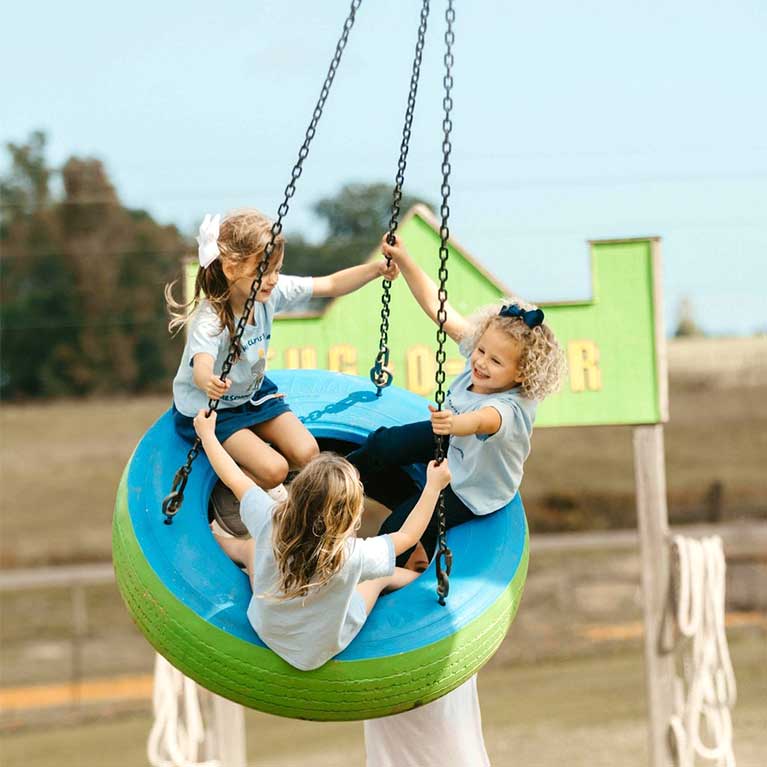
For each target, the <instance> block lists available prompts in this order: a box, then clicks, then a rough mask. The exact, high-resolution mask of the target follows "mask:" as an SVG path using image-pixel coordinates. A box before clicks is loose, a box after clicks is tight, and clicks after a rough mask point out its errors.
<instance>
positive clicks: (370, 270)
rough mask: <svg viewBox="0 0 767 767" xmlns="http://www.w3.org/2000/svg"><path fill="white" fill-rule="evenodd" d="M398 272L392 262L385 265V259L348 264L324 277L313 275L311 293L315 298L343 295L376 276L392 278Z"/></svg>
mask: <svg viewBox="0 0 767 767" xmlns="http://www.w3.org/2000/svg"><path fill="white" fill-rule="evenodd" d="M398 274H399V269H398V268H397V265H396V264H395V263H394V262H392V263H391V264H388V265H387V262H386V261H370V262H368V263H366V264H359V265H358V266H350V267H349V268H348V269H341V270H340V271H338V272H333V274H328V275H327V276H325V277H313V278H312V280H313V281H312V295H313V296H315V297H316V298H335V297H336V296H345V295H346V294H347V293H353V292H354V291H355V290H357V289H358V288H361V287H362V286H363V285H367V284H368V282H371V281H372V280H375V279H376V278H377V277H385V278H386V279H387V280H393V279H395V278H396V276H397V275H398Z"/></svg>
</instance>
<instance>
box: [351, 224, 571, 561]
mask: <svg viewBox="0 0 767 767" xmlns="http://www.w3.org/2000/svg"><path fill="white" fill-rule="evenodd" d="M382 250H383V253H384V255H385V256H387V257H388V258H390V259H391V261H392V263H394V264H396V265H397V266H398V267H399V268H400V271H401V272H402V274H403V276H404V277H405V281H406V282H407V284H408V287H409V288H410V290H411V292H412V293H413V296H414V297H415V299H416V300H417V301H418V303H419V305H420V306H421V308H422V309H423V310H424V312H425V313H426V314H427V315H428V316H429V317H431V319H432V320H433V321H434V322H435V323H436V322H438V320H437V311H438V308H439V294H438V290H437V286H436V285H435V284H434V282H433V281H432V280H431V278H430V277H429V276H428V275H427V274H426V273H425V272H424V271H423V270H422V269H421V268H420V267H419V266H418V264H416V263H415V261H413V259H412V258H410V256H409V255H408V253H407V251H406V250H405V248H404V246H403V245H402V243H401V241H400V240H399V238H396V242H395V244H394V245H389V244H388V243H387V241H386V238H384V240H383V243H382ZM446 313H447V319H446V321H445V323H444V329H445V332H446V333H447V335H449V336H450V337H451V338H452V339H453V340H454V341H456V342H457V343H458V344H459V347H460V350H461V353H462V354H463V355H464V356H465V357H466V366H465V368H464V370H463V371H462V372H461V373H460V374H459V375H458V376H457V377H456V379H455V381H453V383H452V384H451V386H450V389H449V390H448V392H447V397H446V400H445V404H446V407H445V409H444V410H441V411H437V410H436V409H435V408H433V407H430V410H431V418H430V420H428V421H421V422H417V423H413V424H407V425H405V426H397V427H393V428H381V429H378V430H377V431H375V432H373V433H372V434H371V435H370V436H369V437H368V439H367V440H366V442H365V443H364V444H363V445H362V447H361V448H360V449H358V450H355V451H354V452H353V453H351V454H350V455H349V456H348V458H349V460H350V461H351V462H352V463H353V464H354V465H355V466H357V468H358V469H359V471H360V475H361V476H362V479H363V482H364V483H365V487H366V488H367V493H368V495H371V496H372V497H373V498H375V499H376V500H378V501H381V502H382V503H384V505H386V506H388V507H389V508H391V509H392V514H391V515H390V516H389V517H388V518H387V520H386V521H385V522H384V525H383V526H382V528H381V532H389V531H391V530H396V529H397V528H398V525H399V524H401V522H402V520H403V519H404V517H405V516H407V514H408V511H409V509H410V508H412V506H413V503H414V500H413V497H414V495H415V494H414V492H413V490H414V488H413V487H412V486H408V485H407V483H402V482H392V481H390V479H389V477H390V476H391V471H392V469H393V468H394V467H398V466H403V465H408V464H411V463H423V462H425V461H427V460H428V459H429V457H430V456H431V455H432V454H433V452H434V435H444V436H446V437H449V447H448V450H447V460H448V463H449V465H450V471H451V474H452V480H451V482H450V486H449V487H448V488H447V489H446V491H445V510H446V522H447V527H448V528H450V527H454V526H455V525H457V524H460V523H462V522H465V521H467V520H469V519H472V518H473V517H474V516H475V515H483V514H490V513H492V512H494V511H497V510H498V509H501V508H503V507H504V506H505V505H506V504H508V503H509V502H510V501H511V499H512V498H513V497H514V495H515V493H516V492H517V490H518V488H519V484H520V482H521V480H522V473H523V465H524V462H525V459H526V458H527V456H528V454H529V452H530V438H531V435H532V430H533V422H534V421H535V412H536V408H537V405H538V402H540V401H541V400H542V399H544V398H545V397H547V396H548V395H550V394H552V393H553V392H555V391H557V389H558V388H559V386H560V382H561V380H562V377H563V374H564V354H563V352H562V349H561V348H560V346H559V344H558V343H557V340H556V338H555V337H554V334H553V333H552V331H551V329H550V328H549V327H548V326H547V325H545V324H544V322H543V311H541V310H540V309H537V308H536V307H534V306H532V305H530V304H525V303H524V302H522V301H521V300H520V299H517V298H510V299H507V300H506V302H505V303H503V304H499V305H491V306H487V307H485V308H483V309H481V310H480V311H479V312H478V313H477V314H475V315H474V316H473V317H471V318H470V319H466V318H464V317H463V316H461V315H460V314H459V313H458V312H457V311H456V310H455V309H453V307H451V306H450V305H447V306H446ZM403 484H404V485H405V487H404V489H403ZM436 539H437V520H436V516H435V518H434V519H432V520H431V522H430V524H429V526H428V527H427V529H426V531H425V534H424V536H423V537H422V539H421V543H422V544H423V546H424V548H425V553H426V555H427V556H429V557H430V556H431V555H432V553H433V551H434V547H435V545H436ZM411 553H412V551H408V552H405V553H404V555H402V557H401V558H400V559H398V562H400V561H402V562H404V561H406V560H407V558H408V557H409V556H410V554H411Z"/></svg>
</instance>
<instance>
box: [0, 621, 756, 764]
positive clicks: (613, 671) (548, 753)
mask: <svg viewBox="0 0 767 767" xmlns="http://www.w3.org/2000/svg"><path fill="white" fill-rule="evenodd" d="M731 651H732V656H733V660H734V663H735V670H736V674H737V676H738V679H739V680H743V681H742V682H741V687H740V690H739V699H738V704H737V706H736V708H735V712H734V724H735V754H736V757H737V762H738V765H739V767H761V765H763V764H764V763H765V760H767V746H766V745H765V742H764V737H763V733H764V726H765V708H764V701H765V700H766V699H767V672H765V663H764V660H765V657H764V655H765V653H764V637H763V636H758V635H752V634H747V635H744V636H742V637H741V638H739V639H738V640H736V641H734V642H732V643H731ZM479 688H480V701H481V704H482V714H483V725H484V732H485V740H486V743H487V749H488V752H489V755H490V758H491V761H492V764H493V765H494V767H507V766H508V767H512V765H514V767H516V766H517V765H521V764H524V765H527V767H551V766H552V765H559V764H567V765H568V767H635V766H638V765H644V764H646V763H647V757H646V754H647V746H646V743H647V730H646V723H645V698H644V678H643V671H642V661H641V651H640V650H639V649H638V648H634V649H626V648H624V650H623V651H622V652H620V653H617V654H613V655H609V656H603V657H588V658H579V659H570V660H563V661H550V662H546V663H537V664H531V665H523V666H519V665H511V666H509V665H506V664H503V663H496V662H495V661H491V663H490V664H489V665H488V666H487V667H486V668H485V669H484V670H483V671H482V673H481V674H480V677H479ZM151 721H152V720H151V716H150V714H149V711H148V710H145V711H143V712H140V713H134V714H133V715H130V716H122V717H120V718H118V719H110V720H102V721H95V722H89V723H81V724H71V723H70V724H69V725H68V726H67V727H64V726H61V727H53V728H50V727H49V728H47V729H46V730H45V731H42V730H21V731H19V732H16V733H6V734H5V735H4V737H3V743H2V747H1V750H0V756H2V759H1V760H0V761H1V762H2V764H3V765H4V767H44V766H45V767H48V765H51V764H56V765H58V767H134V766H135V765H137V764H145V763H146V755H145V748H146V739H147V735H148V733H149V728H150V727H151ZM246 727H247V741H248V762H249V763H250V764H254V765H255V764H257V765H259V767H302V766H303V765H305V764H312V765H314V767H336V766H337V765H340V764H344V765H347V764H348V765H354V764H363V763H364V744H363V740H362V728H361V726H360V725H359V724H357V723H331V724H327V723H323V724H317V723H313V722H298V721H292V720H287V719H280V718H277V717H271V716H268V715H266V714H260V713H257V712H253V711H248V712H246Z"/></svg>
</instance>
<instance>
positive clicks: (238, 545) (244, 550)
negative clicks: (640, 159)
mask: <svg viewBox="0 0 767 767" xmlns="http://www.w3.org/2000/svg"><path fill="white" fill-rule="evenodd" d="M213 537H214V538H215V539H216V543H217V544H218V545H219V546H220V547H221V548H222V549H223V550H224V554H226V555H227V556H228V557H229V559H231V560H232V562H234V564H236V565H239V566H240V567H245V568H247V570H248V575H249V576H250V577H251V579H252V577H253V572H252V571H253V555H254V553H255V544H254V543H253V539H252V538H248V539H247V540H243V539H242V538H227V537H225V536H223V535H216V534H215V533H213Z"/></svg>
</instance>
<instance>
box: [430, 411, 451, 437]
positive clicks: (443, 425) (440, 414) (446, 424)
mask: <svg viewBox="0 0 767 767" xmlns="http://www.w3.org/2000/svg"><path fill="white" fill-rule="evenodd" d="M429 410H431V428H432V431H433V432H434V433H435V434H452V433H453V411H452V410H447V409H446V410H437V408H435V407H434V405H429Z"/></svg>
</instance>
